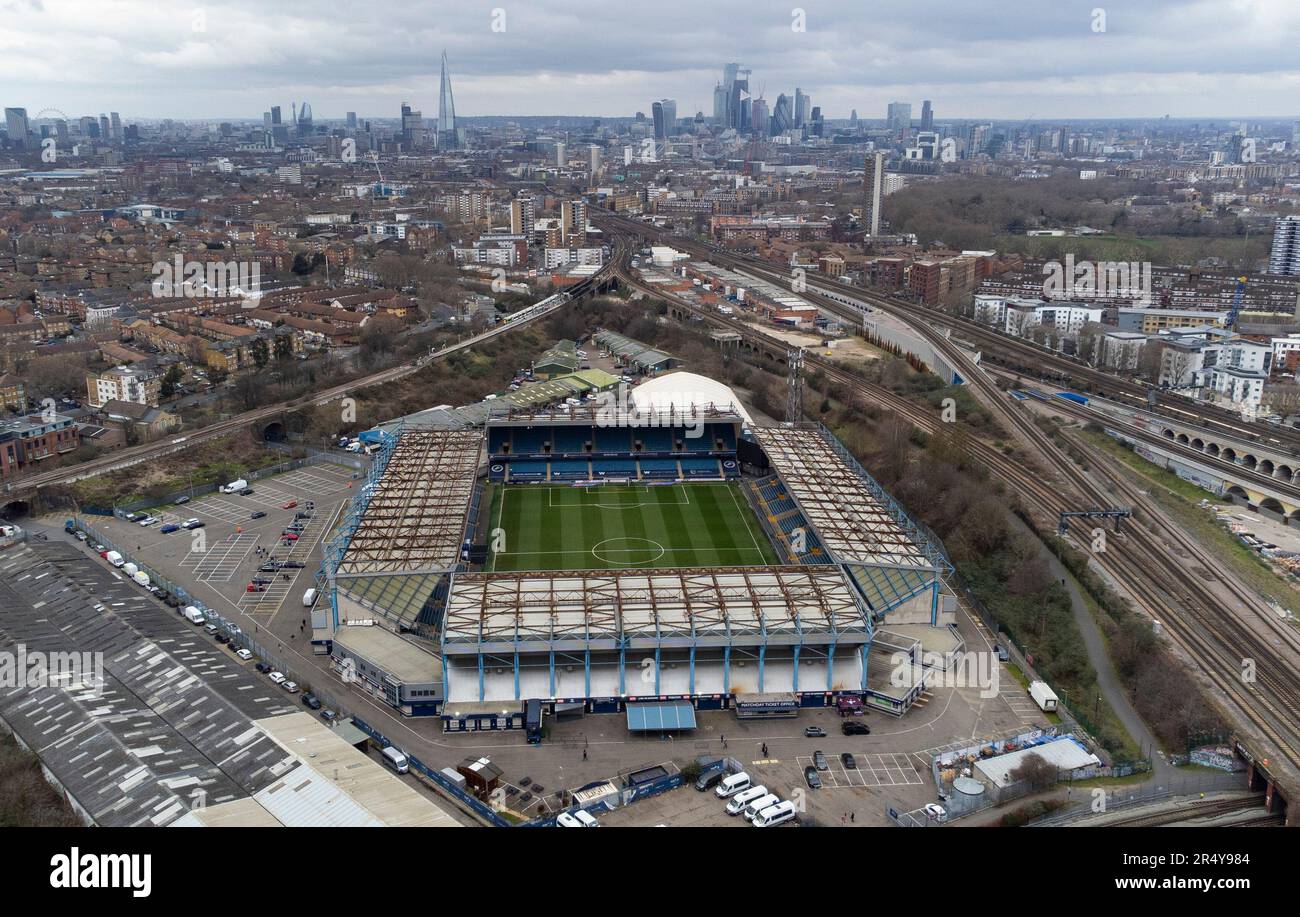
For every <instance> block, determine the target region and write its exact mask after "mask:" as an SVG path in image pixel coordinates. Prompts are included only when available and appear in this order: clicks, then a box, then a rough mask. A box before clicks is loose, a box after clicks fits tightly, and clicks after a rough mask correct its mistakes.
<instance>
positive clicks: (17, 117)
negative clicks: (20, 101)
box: [5, 108, 31, 150]
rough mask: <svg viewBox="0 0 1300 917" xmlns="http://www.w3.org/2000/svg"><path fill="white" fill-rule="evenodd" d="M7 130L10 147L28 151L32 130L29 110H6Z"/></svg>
mask: <svg viewBox="0 0 1300 917" xmlns="http://www.w3.org/2000/svg"><path fill="white" fill-rule="evenodd" d="M5 129H6V130H8V131H9V145H10V146H11V147H20V148H22V149H24V150H25V149H27V147H28V145H29V144H30V143H31V140H30V137H29V135H30V133H31V128H30V126H29V125H28V123H27V109H25V108H6V109H5Z"/></svg>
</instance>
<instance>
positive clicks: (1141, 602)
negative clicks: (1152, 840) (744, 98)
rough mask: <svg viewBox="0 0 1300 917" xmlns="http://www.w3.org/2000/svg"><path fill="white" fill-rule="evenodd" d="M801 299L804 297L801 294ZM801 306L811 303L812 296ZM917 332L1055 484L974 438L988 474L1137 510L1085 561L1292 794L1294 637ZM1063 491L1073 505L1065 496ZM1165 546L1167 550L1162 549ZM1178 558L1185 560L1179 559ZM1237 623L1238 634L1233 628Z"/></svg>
mask: <svg viewBox="0 0 1300 917" xmlns="http://www.w3.org/2000/svg"><path fill="white" fill-rule="evenodd" d="M620 274H622V275H623V276H624V279H625V281H626V282H629V283H631V285H633V286H636V287H638V288H639V289H642V290H644V291H645V292H647V293H650V294H651V295H655V296H657V297H660V298H662V297H663V296H664V294H663V293H662V292H661V291H656V290H653V289H652V288H649V287H646V286H644V285H640V284H638V283H637V282H636V281H635V280H634V279H632V278H630V277H627V276H626V274H625V273H624V272H622V271H620ZM803 295H805V296H807V295H808V294H807V293H806V292H805V293H804V294H803ZM671 298H673V299H674V301H675V302H676V303H678V304H679V305H681V306H683V307H684V308H687V309H688V310H690V311H692V312H694V313H696V314H699V315H701V316H702V317H704V318H707V319H708V320H709V321H711V322H713V323H715V324H718V325H721V326H724V327H726V328H728V329H729V330H733V331H736V332H738V333H740V334H742V335H745V336H747V337H749V338H750V339H754V338H755V337H758V338H762V339H764V340H763V343H765V344H766V345H767V346H769V347H770V346H772V345H773V344H775V345H776V346H781V347H784V346H788V345H785V344H784V342H779V341H774V339H772V338H770V337H767V336H766V335H762V334H761V332H758V331H757V330H756V329H754V328H752V327H751V326H749V325H746V324H745V323H743V322H739V321H736V320H734V319H727V318H725V317H723V316H721V315H717V314H715V313H712V312H709V311H708V310H706V309H703V308H700V307H697V306H695V305H694V304H692V303H688V302H686V301H685V300H681V299H679V298H676V297H671ZM809 298H811V299H813V300H814V301H817V300H818V299H819V297H816V296H813V297H809ZM918 330H920V331H921V333H922V334H923V336H925V337H926V338H927V340H928V341H929V343H930V344H931V346H934V347H936V348H937V349H938V350H939V352H940V353H942V354H943V355H944V357H945V359H948V360H950V361H953V365H954V366H959V367H960V368H961V372H962V375H963V377H965V378H966V379H967V380H968V381H969V382H970V384H971V387H972V388H974V389H976V390H977V391H979V392H980V393H981V395H982V396H983V397H982V400H983V401H985V403H986V404H987V405H988V406H989V407H990V409H991V410H992V411H993V412H994V413H995V414H996V415H999V416H1000V418H1001V419H1002V420H1003V421H1004V422H1005V424H1006V425H1007V428H1008V429H1010V430H1013V431H1015V432H1016V433H1018V434H1019V435H1020V437H1021V438H1022V439H1023V440H1025V441H1026V442H1027V443H1028V444H1029V445H1031V446H1032V447H1033V449H1034V451H1035V452H1037V453H1038V454H1039V455H1040V456H1042V458H1043V459H1044V460H1045V462H1046V467H1049V468H1053V469H1055V470H1056V473H1057V475H1058V477H1059V478H1060V479H1061V481H1060V482H1052V481H1048V480H1046V479H1045V478H1043V477H1041V476H1039V475H1038V474H1036V473H1035V472H1033V471H1032V470H1030V469H1026V468H1024V467H1023V466H1022V465H1021V464H1020V463H1019V462H1018V461H1017V460H1015V459H1011V458H1008V457H1007V456H1006V455H1004V454H1003V453H1002V452H1001V451H999V450H998V449H996V448H994V447H993V446H992V445H990V444H988V443H986V442H983V441H982V440H978V439H973V438H972V439H971V440H970V441H969V447H970V448H971V450H972V452H973V453H974V457H975V458H976V459H977V460H979V461H980V462H981V463H983V464H984V465H985V466H986V467H988V468H989V470H990V471H991V472H992V473H993V474H994V475H996V476H997V477H999V478H1001V479H1002V480H1004V481H1005V482H1006V483H1008V484H1009V485H1010V486H1011V487H1012V488H1013V490H1014V491H1016V492H1018V493H1020V494H1022V495H1024V496H1025V497H1026V498H1028V499H1029V500H1030V501H1031V503H1032V505H1033V506H1036V507H1038V508H1040V509H1041V510H1043V511H1045V512H1047V513H1048V514H1050V515H1051V516H1052V517H1055V516H1056V514H1057V513H1059V512H1061V511H1062V510H1065V509H1076V508H1078V506H1079V505H1081V503H1080V499H1079V497H1082V504H1083V505H1089V504H1090V505H1107V504H1110V503H1112V502H1114V501H1115V500H1116V499H1117V497H1123V498H1125V499H1128V500H1130V501H1131V502H1132V503H1133V504H1134V505H1135V506H1136V507H1137V508H1138V511H1139V514H1140V516H1139V518H1138V519H1137V520H1135V524H1133V525H1131V526H1130V528H1129V532H1128V534H1127V535H1125V536H1123V537H1122V538H1115V539H1112V540H1111V543H1110V544H1109V545H1108V546H1107V550H1106V551H1105V552H1104V553H1100V554H1095V555H1093V560H1095V561H1096V562H1097V563H1098V565H1099V566H1101V567H1102V568H1103V569H1105V570H1106V571H1107V572H1108V573H1109V574H1110V575H1111V576H1112V577H1114V578H1115V579H1116V580H1117V581H1118V582H1120V583H1122V584H1123V585H1124V587H1125V588H1126V589H1127V590H1128V591H1129V593H1130V595H1131V596H1132V597H1133V599H1134V600H1135V602H1136V603H1137V605H1138V606H1139V607H1140V608H1142V610H1144V611H1145V612H1146V613H1147V614H1148V615H1149V616H1150V617H1151V618H1152V619H1153V620H1158V621H1160V622H1162V624H1163V625H1164V627H1165V629H1166V632H1167V633H1168V634H1169V635H1170V637H1171V639H1172V640H1173V641H1174V643H1175V644H1176V645H1178V646H1179V648H1180V649H1181V650H1182V651H1183V652H1184V653H1185V654H1186V655H1187V656H1188V658H1189V659H1191V660H1192V661H1193V662H1194V663H1195V664H1196V666H1197V667H1198V669H1199V670H1200V671H1201V672H1202V673H1203V674H1204V675H1205V676H1206V677H1207V678H1208V679H1209V680H1210V682H1211V684H1212V685H1213V686H1214V687H1215V688H1216V689H1217V690H1218V691H1219V692H1220V698H1219V699H1220V701H1221V702H1222V701H1226V702H1227V706H1228V709H1227V710H1226V713H1227V715H1228V717H1229V719H1232V720H1236V721H1239V722H1243V723H1248V724H1250V725H1251V726H1252V727H1253V728H1254V729H1255V731H1256V732H1257V733H1258V735H1259V736H1260V737H1261V738H1262V739H1263V740H1265V741H1266V742H1267V745H1268V746H1271V747H1272V748H1273V749H1274V750H1276V752H1277V753H1278V754H1280V755H1282V756H1283V757H1284V758H1285V760H1286V762H1287V763H1288V764H1289V766H1290V768H1291V773H1289V774H1288V777H1290V778H1291V782H1292V784H1293V785H1294V786H1295V787H1296V788H1297V790H1300V735H1297V729H1298V728H1300V650H1298V648H1297V644H1296V639H1295V633H1294V631H1292V630H1291V629H1290V628H1287V629H1286V632H1282V631H1278V630H1277V628H1279V627H1286V625H1284V624H1283V623H1282V622H1280V621H1279V620H1277V619H1276V616H1275V615H1273V613H1272V612H1271V610H1270V609H1268V607H1267V606H1266V605H1264V604H1263V603H1262V602H1261V601H1260V600H1259V599H1258V597H1257V596H1255V595H1254V594H1253V593H1251V592H1249V590H1247V589H1246V588H1245V587H1244V586H1242V585H1241V584H1240V583H1237V582H1235V581H1234V580H1231V579H1230V578H1225V579H1224V580H1223V581H1222V582H1221V583H1220V586H1219V589H1220V590H1224V591H1226V593H1227V594H1228V595H1230V596H1232V597H1233V598H1234V599H1235V600H1236V601H1239V602H1240V603H1241V604H1242V606H1243V608H1244V610H1245V611H1246V616H1245V621H1244V622H1243V621H1242V620H1240V619H1238V618H1237V617H1236V616H1229V615H1225V614H1224V601H1225V599H1224V596H1223V594H1222V592H1220V591H1216V590H1213V589H1211V588H1210V586H1209V585H1208V584H1207V583H1204V582H1202V581H1200V580H1199V579H1198V578H1197V577H1195V576H1181V575H1179V574H1180V571H1181V568H1182V567H1183V560H1184V557H1185V556H1191V557H1194V558H1196V559H1197V561H1198V562H1199V563H1203V564H1204V565H1205V566H1204V569H1205V570H1206V571H1207V572H1208V571H1212V570H1214V567H1215V564H1214V561H1213V558H1210V557H1208V556H1207V555H1206V554H1205V552H1204V550H1203V549H1201V548H1200V546H1199V545H1197V544H1196V543H1195V542H1193V541H1192V540H1191V539H1190V538H1188V537H1187V536H1185V535H1183V534H1182V533H1181V532H1180V531H1178V529H1177V527H1176V526H1174V525H1172V524H1171V523H1168V522H1167V521H1165V523H1164V524H1163V526H1162V527H1161V528H1160V529H1159V530H1157V531H1153V530H1151V529H1149V528H1148V526H1149V525H1152V524H1153V521H1158V520H1162V519H1163V515H1162V514H1161V513H1160V511H1159V510H1158V508H1156V507H1155V506H1154V505H1152V504H1151V503H1150V501H1149V500H1148V499H1147V498H1146V497H1145V496H1144V495H1143V494H1141V493H1139V492H1138V491H1137V489H1136V488H1135V487H1133V486H1132V485H1131V484H1130V483H1129V482H1128V480H1127V479H1126V478H1124V477H1122V476H1121V475H1119V474H1118V473H1117V472H1116V471H1115V470H1114V469H1111V468H1110V465H1109V460H1108V459H1107V458H1106V457H1098V458H1097V459H1096V460H1095V461H1094V463H1093V468H1094V472H1095V473H1096V474H1097V475H1098V476H1099V477H1102V478H1103V479H1104V483H1098V482H1096V481H1094V480H1093V479H1092V478H1091V477H1090V476H1089V474H1088V473H1085V472H1084V471H1083V470H1082V469H1081V468H1079V467H1078V466H1077V465H1076V464H1075V463H1074V461H1073V460H1072V459H1071V458H1070V457H1069V456H1067V455H1066V454H1065V453H1064V452H1063V451H1062V450H1061V449H1060V448H1059V447H1058V446H1057V445H1056V444H1055V443H1054V442H1052V440H1051V439H1050V437H1048V436H1047V434H1045V433H1044V432H1043V431H1042V430H1040V429H1039V428H1038V427H1037V426H1036V425H1035V424H1034V423H1033V422H1032V420H1031V419H1029V417H1028V416H1027V415H1026V413H1025V412H1024V411H1022V410H1019V409H1017V408H1015V407H1013V406H1012V405H1011V404H1009V403H1008V402H1009V399H1007V398H1006V397H1005V396H1004V395H1003V393H1002V392H1001V390H1000V389H998V388H997V386H996V385H995V384H994V383H993V382H992V380H991V379H989V378H988V376H987V375H986V374H984V373H983V372H982V371H981V370H980V369H979V368H978V367H976V366H975V365H974V364H973V363H972V362H971V361H970V358H969V357H968V356H967V355H966V354H965V353H964V352H962V351H961V349H960V348H959V347H957V346H955V345H954V344H953V343H952V342H951V341H949V340H947V338H946V337H943V336H942V335H939V334H938V333H936V332H934V331H933V330H932V329H918ZM805 361H806V362H807V363H808V364H809V365H815V366H817V367H818V368H819V369H820V370H821V371H822V372H823V373H825V374H826V376H827V378H830V379H833V380H834V381H836V382H838V383H839V384H842V385H846V386H849V387H850V388H852V389H854V390H856V391H859V392H861V393H862V394H864V395H867V396H868V397H870V398H871V399H873V400H874V401H876V402H878V403H880V404H881V405H882V406H884V407H887V408H889V409H891V410H894V411H895V412H896V413H898V414H899V415H900V416H902V417H904V418H906V419H907V420H908V421H909V422H911V423H913V424H914V425H916V426H917V427H919V428H920V429H922V430H925V431H927V432H930V433H935V432H939V430H940V429H941V428H942V426H943V424H942V421H941V420H940V418H939V417H938V416H936V415H935V414H934V413H933V412H931V411H928V410H926V409H924V408H922V407H920V406H918V405H916V404H914V403H912V402H909V401H906V400H905V399H902V398H900V397H899V396H897V395H895V394H894V393H892V392H890V391H889V390H887V389H884V388H881V387H879V386H875V385H872V384H870V383H867V382H865V381H864V380H862V379H860V378H858V377H857V376H855V375H853V374H852V373H849V372H847V371H845V370H843V369H841V368H840V367H838V366H836V365H835V364H834V363H832V362H830V361H828V360H825V359H823V358H821V357H818V356H816V355H808V354H805ZM1062 484H1064V485H1066V487H1068V488H1070V489H1072V490H1073V491H1074V492H1075V493H1076V494H1078V495H1079V497H1075V498H1070V497H1068V496H1067V492H1066V490H1065V489H1064V488H1063V487H1062ZM1165 539H1170V540H1171V541H1172V543H1166V540H1165ZM1180 551H1181V552H1182V553H1183V556H1180V555H1179V552H1180ZM1162 561H1163V563H1162ZM1216 582H1217V581H1216ZM1243 623H1244V624H1245V625H1246V626H1244V627H1242V626H1240V625H1242V624H1243ZM1273 643H1281V649H1275V647H1274V646H1273V645H1271V644H1273ZM1246 660H1253V663H1254V671H1255V676H1256V680H1255V681H1254V682H1246V681H1244V680H1243V679H1242V677H1241V672H1242V668H1243V665H1244V663H1245V661H1246Z"/></svg>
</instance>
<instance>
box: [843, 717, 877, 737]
mask: <svg viewBox="0 0 1300 917" xmlns="http://www.w3.org/2000/svg"><path fill="white" fill-rule="evenodd" d="M840 732H842V733H844V735H846V736H869V735H871V727H870V726H868V725H867V724H866V723H863V722H862V721H860V720H845V721H844V722H843V723H840Z"/></svg>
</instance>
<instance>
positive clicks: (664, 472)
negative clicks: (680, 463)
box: [638, 459, 679, 478]
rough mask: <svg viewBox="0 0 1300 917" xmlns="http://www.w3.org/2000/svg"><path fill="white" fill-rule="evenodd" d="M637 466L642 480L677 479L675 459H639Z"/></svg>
mask: <svg viewBox="0 0 1300 917" xmlns="http://www.w3.org/2000/svg"><path fill="white" fill-rule="evenodd" d="M638 464H639V465H640V466H641V476H642V477H643V478H676V477H679V474H678V471H677V462H676V460H675V459H641V460H640V462H638Z"/></svg>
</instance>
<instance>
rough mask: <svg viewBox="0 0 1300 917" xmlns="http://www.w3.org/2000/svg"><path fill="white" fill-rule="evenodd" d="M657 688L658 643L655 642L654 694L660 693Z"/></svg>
mask: <svg viewBox="0 0 1300 917" xmlns="http://www.w3.org/2000/svg"><path fill="white" fill-rule="evenodd" d="M662 693H663V691H661V690H660V688H659V644H658V643H656V644H655V694H662Z"/></svg>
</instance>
